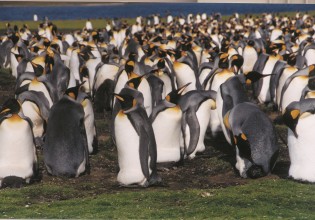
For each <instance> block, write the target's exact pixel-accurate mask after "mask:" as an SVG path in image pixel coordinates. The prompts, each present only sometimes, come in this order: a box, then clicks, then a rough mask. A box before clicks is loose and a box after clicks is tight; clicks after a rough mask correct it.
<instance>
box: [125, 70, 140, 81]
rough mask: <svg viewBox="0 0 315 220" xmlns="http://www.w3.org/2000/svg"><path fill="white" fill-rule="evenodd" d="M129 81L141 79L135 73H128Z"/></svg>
mask: <svg viewBox="0 0 315 220" xmlns="http://www.w3.org/2000/svg"><path fill="white" fill-rule="evenodd" d="M127 76H128V80H130V79H134V78H137V77H139V76H138V75H137V74H136V73H135V72H131V73H127Z"/></svg>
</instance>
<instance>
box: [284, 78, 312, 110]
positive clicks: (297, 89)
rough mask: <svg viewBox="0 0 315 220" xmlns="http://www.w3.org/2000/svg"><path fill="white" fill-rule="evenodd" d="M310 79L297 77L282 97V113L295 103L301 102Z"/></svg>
mask: <svg viewBox="0 0 315 220" xmlns="http://www.w3.org/2000/svg"><path fill="white" fill-rule="evenodd" d="M307 82H308V77H295V78H294V79H293V80H292V81H291V83H290V85H289V87H288V88H287V89H286V91H285V93H284V94H283V97H282V104H281V111H282V112H283V111H284V110H285V108H286V107H287V106H288V105H289V104H290V103H291V102H294V101H299V100H300V98H301V95H302V91H303V89H304V88H305V86H306V85H307Z"/></svg>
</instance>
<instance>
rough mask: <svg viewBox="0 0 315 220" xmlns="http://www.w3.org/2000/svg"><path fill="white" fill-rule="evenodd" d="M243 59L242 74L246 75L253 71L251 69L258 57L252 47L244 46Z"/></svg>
mask: <svg viewBox="0 0 315 220" xmlns="http://www.w3.org/2000/svg"><path fill="white" fill-rule="evenodd" d="M243 57H244V64H243V73H244V74H246V73H248V72H250V71H252V70H253V67H254V65H255V63H256V61H257V59H258V55H257V52H256V50H255V49H254V48H253V47H249V46H246V47H245V49H244V53H243Z"/></svg>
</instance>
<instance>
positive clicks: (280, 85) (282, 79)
mask: <svg viewBox="0 0 315 220" xmlns="http://www.w3.org/2000/svg"><path fill="white" fill-rule="evenodd" d="M296 71H297V69H296V68H295V67H291V68H290V67H289V68H286V69H284V70H283V73H282V75H281V77H280V79H279V83H278V87H277V90H276V103H277V104H278V106H279V105H280V98H281V91H282V88H283V86H284V84H285V81H286V80H287V79H288V78H289V77H290V76H291V75H292V74H293V73H295V72H296Z"/></svg>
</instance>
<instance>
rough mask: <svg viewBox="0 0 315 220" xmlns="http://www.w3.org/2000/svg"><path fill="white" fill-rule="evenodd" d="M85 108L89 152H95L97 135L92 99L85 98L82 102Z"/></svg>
mask: <svg viewBox="0 0 315 220" xmlns="http://www.w3.org/2000/svg"><path fill="white" fill-rule="evenodd" d="M82 105H83V110H84V126H85V131H86V137H87V142H88V149H89V153H92V152H93V140H94V138H95V137H96V129H95V121H94V112H93V106H92V103H91V101H90V100H88V99H85V100H84V101H83V102H82Z"/></svg>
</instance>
